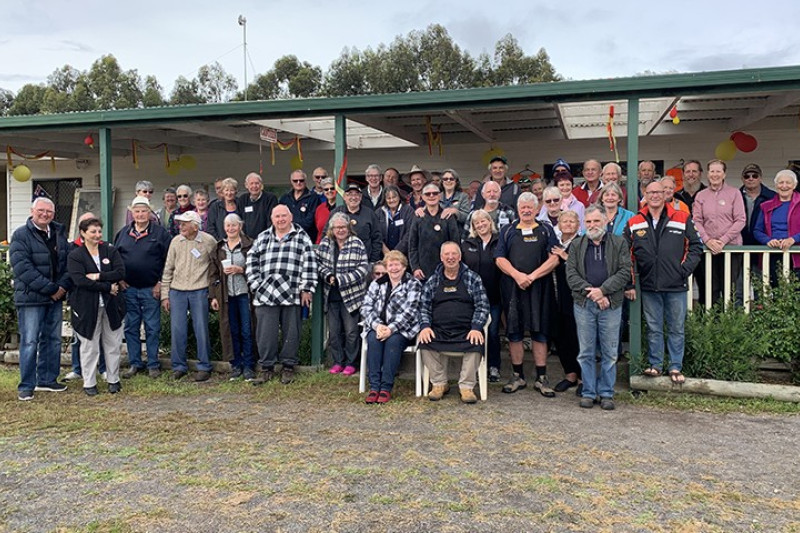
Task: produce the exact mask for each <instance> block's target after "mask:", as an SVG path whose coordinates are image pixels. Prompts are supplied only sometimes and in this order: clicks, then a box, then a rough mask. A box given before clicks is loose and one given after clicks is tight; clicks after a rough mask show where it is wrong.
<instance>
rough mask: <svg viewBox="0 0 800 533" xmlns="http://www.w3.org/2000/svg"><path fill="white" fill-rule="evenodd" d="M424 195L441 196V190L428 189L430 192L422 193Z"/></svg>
mask: <svg viewBox="0 0 800 533" xmlns="http://www.w3.org/2000/svg"><path fill="white" fill-rule="evenodd" d="M422 196H439V192H438V191H428V192H424V193H422Z"/></svg>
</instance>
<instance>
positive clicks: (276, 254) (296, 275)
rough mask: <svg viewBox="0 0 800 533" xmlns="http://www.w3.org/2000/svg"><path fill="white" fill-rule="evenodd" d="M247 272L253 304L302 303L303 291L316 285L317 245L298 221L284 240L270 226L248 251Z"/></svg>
mask: <svg viewBox="0 0 800 533" xmlns="http://www.w3.org/2000/svg"><path fill="white" fill-rule="evenodd" d="M246 274H247V285H248V286H249V287H250V292H251V293H252V295H253V305H255V306H260V305H271V306H276V305H300V292H301V291H308V292H312V293H313V292H314V289H315V288H316V287H317V256H316V255H315V254H314V245H313V244H312V243H311V239H310V238H309V237H308V235H307V234H306V232H305V231H303V229H302V228H301V227H300V226H298V225H297V224H292V229H291V230H289V233H287V234H286V235H284V236H283V238H282V239H278V238H277V236H276V235H275V228H273V227H270V228H268V229H266V230H264V231H263V232H261V234H260V235H259V236H258V238H257V239H256V241H255V242H254V243H253V247H252V248H251V249H250V253H249V254H247V268H246Z"/></svg>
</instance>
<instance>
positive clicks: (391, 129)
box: [347, 115, 425, 146]
mask: <svg viewBox="0 0 800 533" xmlns="http://www.w3.org/2000/svg"><path fill="white" fill-rule="evenodd" d="M347 118H348V119H349V120H352V121H354V122H358V123H359V124H363V125H365V126H369V127H370V128H375V129H376V130H378V131H382V132H384V133H388V134H389V135H394V136H395V137H397V138H398V139H403V140H404V141H408V142H410V143H412V144H413V145H415V146H422V145H423V144H424V142H425V135H424V133H422V132H421V131H420V132H416V131H413V130H410V129H408V128H405V127H403V126H399V125H397V124H396V123H395V122H394V121H393V120H392V119H390V118H386V117H381V116H378V115H348V117H347Z"/></svg>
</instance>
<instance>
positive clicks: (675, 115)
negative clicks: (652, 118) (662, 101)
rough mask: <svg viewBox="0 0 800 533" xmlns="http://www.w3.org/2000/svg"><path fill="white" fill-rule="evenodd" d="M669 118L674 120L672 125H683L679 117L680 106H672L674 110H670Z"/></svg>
mask: <svg viewBox="0 0 800 533" xmlns="http://www.w3.org/2000/svg"><path fill="white" fill-rule="evenodd" d="M669 118H671V119H672V123H673V124H675V125H676V126H677V125H678V124H680V123H681V119H680V117H678V106H677V105H674V106H672V109H670V110H669Z"/></svg>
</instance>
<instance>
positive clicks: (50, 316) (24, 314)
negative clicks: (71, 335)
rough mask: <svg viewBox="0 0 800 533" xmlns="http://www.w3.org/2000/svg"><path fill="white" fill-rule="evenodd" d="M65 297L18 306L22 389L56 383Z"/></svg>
mask: <svg viewBox="0 0 800 533" xmlns="http://www.w3.org/2000/svg"><path fill="white" fill-rule="evenodd" d="M62 310H63V306H62V303H61V301H58V302H53V303H49V304H45V305H29V306H21V307H17V319H18V321H19V375H20V381H19V386H18V387H17V388H18V389H19V391H20V392H23V391H25V392H33V389H35V388H36V386H37V385H52V384H53V383H55V382H56V380H57V379H58V374H59V373H60V372H61V321H62Z"/></svg>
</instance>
